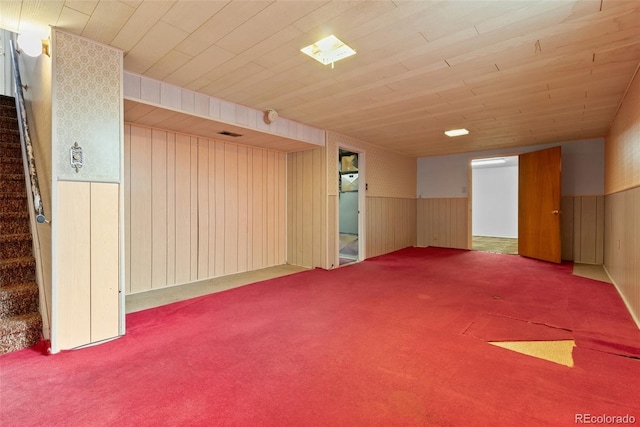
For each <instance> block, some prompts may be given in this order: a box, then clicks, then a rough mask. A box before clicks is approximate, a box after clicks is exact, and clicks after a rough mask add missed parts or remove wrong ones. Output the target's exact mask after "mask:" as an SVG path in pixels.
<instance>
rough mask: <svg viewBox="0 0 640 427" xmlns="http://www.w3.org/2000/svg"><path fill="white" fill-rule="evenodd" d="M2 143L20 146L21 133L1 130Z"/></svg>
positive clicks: (0, 140)
mask: <svg viewBox="0 0 640 427" xmlns="http://www.w3.org/2000/svg"><path fill="white" fill-rule="evenodd" d="M0 142H7V143H10V144H19V143H20V132H19V131H17V130H13V129H0Z"/></svg>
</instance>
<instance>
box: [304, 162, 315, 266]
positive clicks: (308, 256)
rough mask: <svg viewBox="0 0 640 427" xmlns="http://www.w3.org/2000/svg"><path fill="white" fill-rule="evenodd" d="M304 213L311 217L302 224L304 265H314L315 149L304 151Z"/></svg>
mask: <svg viewBox="0 0 640 427" xmlns="http://www.w3.org/2000/svg"><path fill="white" fill-rule="evenodd" d="M302 169H303V171H307V173H305V174H303V176H302V215H303V216H304V217H305V218H310V219H311V220H310V221H304V223H303V225H302V265H309V266H310V265H313V245H314V243H317V242H314V241H313V181H314V177H313V176H312V173H313V151H312V150H308V151H304V152H303V153H302Z"/></svg>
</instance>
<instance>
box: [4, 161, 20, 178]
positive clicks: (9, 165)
mask: <svg viewBox="0 0 640 427" xmlns="http://www.w3.org/2000/svg"><path fill="white" fill-rule="evenodd" d="M23 171H24V166H23V164H22V159H4V161H2V162H0V175H4V174H7V175H16V174H21V173H23Z"/></svg>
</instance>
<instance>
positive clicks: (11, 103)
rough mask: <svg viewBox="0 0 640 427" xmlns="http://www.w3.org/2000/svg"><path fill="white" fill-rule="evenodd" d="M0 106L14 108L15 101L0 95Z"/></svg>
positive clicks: (12, 98) (10, 97) (11, 97)
mask: <svg viewBox="0 0 640 427" xmlns="http://www.w3.org/2000/svg"><path fill="white" fill-rule="evenodd" d="M0 105H8V106H14V107H15V106H16V99H15V98H14V97H13V96H7V95H0Z"/></svg>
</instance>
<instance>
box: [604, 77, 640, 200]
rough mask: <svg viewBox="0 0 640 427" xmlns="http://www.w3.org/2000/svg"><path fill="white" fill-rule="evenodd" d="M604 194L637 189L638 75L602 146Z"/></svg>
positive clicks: (639, 180) (639, 161) (639, 135)
mask: <svg viewBox="0 0 640 427" xmlns="http://www.w3.org/2000/svg"><path fill="white" fill-rule="evenodd" d="M604 168H605V169H604V170H605V177H604V190H605V194H612V193H615V192H618V191H622V190H628V189H630V188H634V187H638V186H640V73H636V76H635V78H634V80H633V81H632V82H631V85H630V86H629V90H628V91H627V93H626V95H625V97H624V100H623V102H622V104H621V105H620V109H619V110H618V113H617V114H616V117H615V119H614V121H613V124H612V125H611V128H610V129H609V134H608V135H607V137H606V138H605V143H604Z"/></svg>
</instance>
